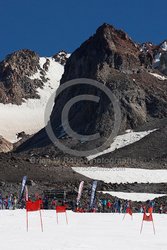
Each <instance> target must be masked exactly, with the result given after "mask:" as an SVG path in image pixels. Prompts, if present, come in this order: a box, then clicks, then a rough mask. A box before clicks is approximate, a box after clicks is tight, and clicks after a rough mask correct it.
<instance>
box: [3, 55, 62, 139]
mask: <svg viewBox="0 0 167 250" xmlns="http://www.w3.org/2000/svg"><path fill="white" fill-rule="evenodd" d="M47 59H48V61H49V66H48V70H46V71H45V73H46V74H45V76H44V77H45V79H47V82H46V83H44V86H43V88H42V89H41V88H38V89H37V93H38V94H39V96H40V98H39V99H28V100H24V103H22V104H21V105H14V104H2V103H0V114H1V123H0V135H2V136H3V137H4V138H5V139H7V140H8V141H10V142H16V141H17V140H18V139H17V136H16V134H17V133H19V132H22V131H24V132H25V133H26V134H30V135H31V134H34V133H36V132H37V131H39V130H40V129H41V128H43V127H44V126H45V122H44V112H45V106H46V104H47V101H48V99H49V98H50V96H51V94H52V93H53V92H54V91H56V90H57V88H58V87H59V83H60V79H61V77H62V74H63V72H64V66H63V65H61V64H60V63H58V62H55V60H54V59H53V58H51V57H49V58H45V57H41V58H40V67H41V68H43V66H44V64H45V63H46V60H47ZM29 78H31V79H42V75H41V73H40V70H38V72H37V73H35V74H34V75H33V76H31V77H29ZM11 124H12V125H11Z"/></svg>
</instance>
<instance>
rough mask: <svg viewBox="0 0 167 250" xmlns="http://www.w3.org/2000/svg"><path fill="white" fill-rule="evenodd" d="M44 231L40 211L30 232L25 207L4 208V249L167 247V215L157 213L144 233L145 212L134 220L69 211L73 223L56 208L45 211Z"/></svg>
mask: <svg viewBox="0 0 167 250" xmlns="http://www.w3.org/2000/svg"><path fill="white" fill-rule="evenodd" d="M42 216H43V225H44V232H43V233H42V232H41V231H40V224H39V214H38V212H34V213H32V214H30V216H29V219H30V220H29V222H30V224H29V232H28V233H27V232H26V224H25V221H26V220H25V219H26V217H25V210H17V211H0V239H1V249H2V250H11V249H12V250H23V249H24V250H30V249H31V250H105V249H111V250H166V247H167V237H166V228H167V215H164V214H162V215H159V214H153V218H154V224H155V230H156V234H155V235H154V234H153V230H152V224H151V223H150V222H145V223H144V226H143V232H142V234H140V226H141V221H142V214H134V215H133V220H131V218H130V216H129V215H126V217H125V219H124V220H122V218H123V214H110V213H106V214H102V213H98V214H95V213H85V214H79V213H73V212H68V219H69V224H68V225H66V224H65V220H64V217H63V215H61V217H60V223H59V225H57V223H56V214H55V211H54V210H52V211H51V210H50V211H46V210H45V211H42Z"/></svg>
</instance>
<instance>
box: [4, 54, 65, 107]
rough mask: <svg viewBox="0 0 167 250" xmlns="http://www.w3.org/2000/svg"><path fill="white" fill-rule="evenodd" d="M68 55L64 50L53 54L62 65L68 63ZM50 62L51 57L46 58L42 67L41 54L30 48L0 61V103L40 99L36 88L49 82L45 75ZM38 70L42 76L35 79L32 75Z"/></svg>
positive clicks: (16, 102)
mask: <svg viewBox="0 0 167 250" xmlns="http://www.w3.org/2000/svg"><path fill="white" fill-rule="evenodd" d="M67 57H68V55H67V53H66V52H63V51H61V52H59V53H57V54H56V55H54V56H53V58H54V60H55V61H56V62H58V63H60V64H62V65H64V64H65V63H66V60H67ZM49 64H50V62H49V59H46V62H45V64H44V65H43V67H41V66H40V57H39V55H38V54H37V53H35V52H34V51H31V50H28V49H24V50H20V51H17V52H14V53H13V54H10V55H8V56H7V57H6V59H5V60H4V61H2V62H0V103H4V104H7V103H12V104H17V105H20V104H21V103H22V102H23V101H24V100H23V99H29V98H33V99H34V98H36V99H38V98H39V95H38V94H37V91H36V89H37V88H42V87H43V86H44V83H45V82H47V80H48V79H47V78H46V77H45V76H46V72H47V70H48V68H49ZM37 72H40V75H41V76H42V77H41V78H40V79H33V78H32V76H33V75H34V74H35V73H37ZM55 74H56V72H55Z"/></svg>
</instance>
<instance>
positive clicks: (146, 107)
mask: <svg viewBox="0 0 167 250" xmlns="http://www.w3.org/2000/svg"><path fill="white" fill-rule="evenodd" d="M148 48H150V49H148ZM156 49H159V50H160V49H161V50H163V48H162V47H160V46H159V47H156V46H153V45H151V44H149V43H147V44H145V45H137V44H135V43H134V42H133V41H132V40H131V39H130V38H129V37H128V35H127V34H126V33H125V32H123V31H121V30H116V29H115V28H114V27H113V26H111V25H108V24H104V25H102V26H101V27H99V28H98V29H97V31H96V33H95V35H93V36H92V37H90V38H89V39H88V40H87V41H85V42H84V43H83V44H82V45H81V46H80V47H79V48H78V49H77V50H76V51H74V53H73V54H72V55H71V56H70V58H69V59H68V60H67V63H66V65H65V71H64V74H63V76H62V79H61V84H62V85H63V84H64V83H65V82H66V81H69V80H71V79H75V78H90V79H94V80H98V81H99V82H101V83H103V84H104V85H106V86H107V87H108V88H109V89H110V90H111V91H112V93H114V94H115V96H116V97H117V99H118V100H119V104H120V108H121V113H122V122H121V127H120V132H123V131H125V130H126V129H128V128H132V129H135V128H138V127H140V126H141V125H142V124H145V123H146V122H149V121H150V120H151V119H161V118H165V117H166V116H167V80H164V81H163V82H162V81H160V80H159V79H158V78H156V77H155V76H153V75H151V74H150V72H149V71H152V72H153V71H154V69H152V68H153V67H154V61H155V56H156V55H157V54H156V53H159V52H158V50H156ZM159 58H160V57H159ZM161 60H162V59H161ZM158 67H159V64H158V66H157V71H156V73H160V71H158ZM82 94H92V95H95V96H99V97H100V101H99V103H98V104H97V103H94V102H93V103H92V102H90V101H80V102H78V103H77V104H75V105H73V106H72V107H71V109H70V112H69V123H70V125H71V127H72V128H73V130H74V131H76V132H78V133H80V134H83V135H90V134H95V133H100V135H101V137H104V138H105V137H106V136H108V134H110V132H111V130H112V128H113V121H114V114H113V105H112V103H111V102H110V101H109V99H108V98H107V97H106V95H105V94H104V93H102V91H100V90H99V89H97V88H95V87H92V86H84V85H82V84H81V85H79V86H73V87H69V88H67V89H66V90H64V91H63V92H62V93H61V95H60V96H58V98H57V99H56V100H55V105H54V108H53V111H52V114H51V124H52V127H53V130H54V132H55V134H56V135H57V137H59V138H60V137H62V136H64V135H65V131H64V128H63V125H62V121H61V114H62V110H63V108H64V106H65V105H66V103H67V102H68V101H69V100H70V99H71V98H73V97H75V96H78V95H82ZM50 143H51V142H50V140H49V139H48V137H47V135H46V132H45V130H44V129H43V130H42V131H40V132H39V133H37V134H36V135H35V136H34V137H32V138H31V140H29V141H28V142H27V144H24V145H23V148H28V147H31V146H30V145H35V146H36V147H41V146H44V145H47V144H50Z"/></svg>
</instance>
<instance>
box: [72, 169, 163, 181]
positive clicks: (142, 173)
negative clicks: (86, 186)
mask: <svg viewBox="0 0 167 250" xmlns="http://www.w3.org/2000/svg"><path fill="white" fill-rule="evenodd" d="M73 170H74V171H76V172H77V173H79V174H82V175H84V176H86V177H88V178H91V179H97V180H101V181H104V182H106V183H118V184H120V183H134V182H137V183H167V170H164V169H163V170H162V169H158V170H148V169H138V168H100V167H73Z"/></svg>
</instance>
